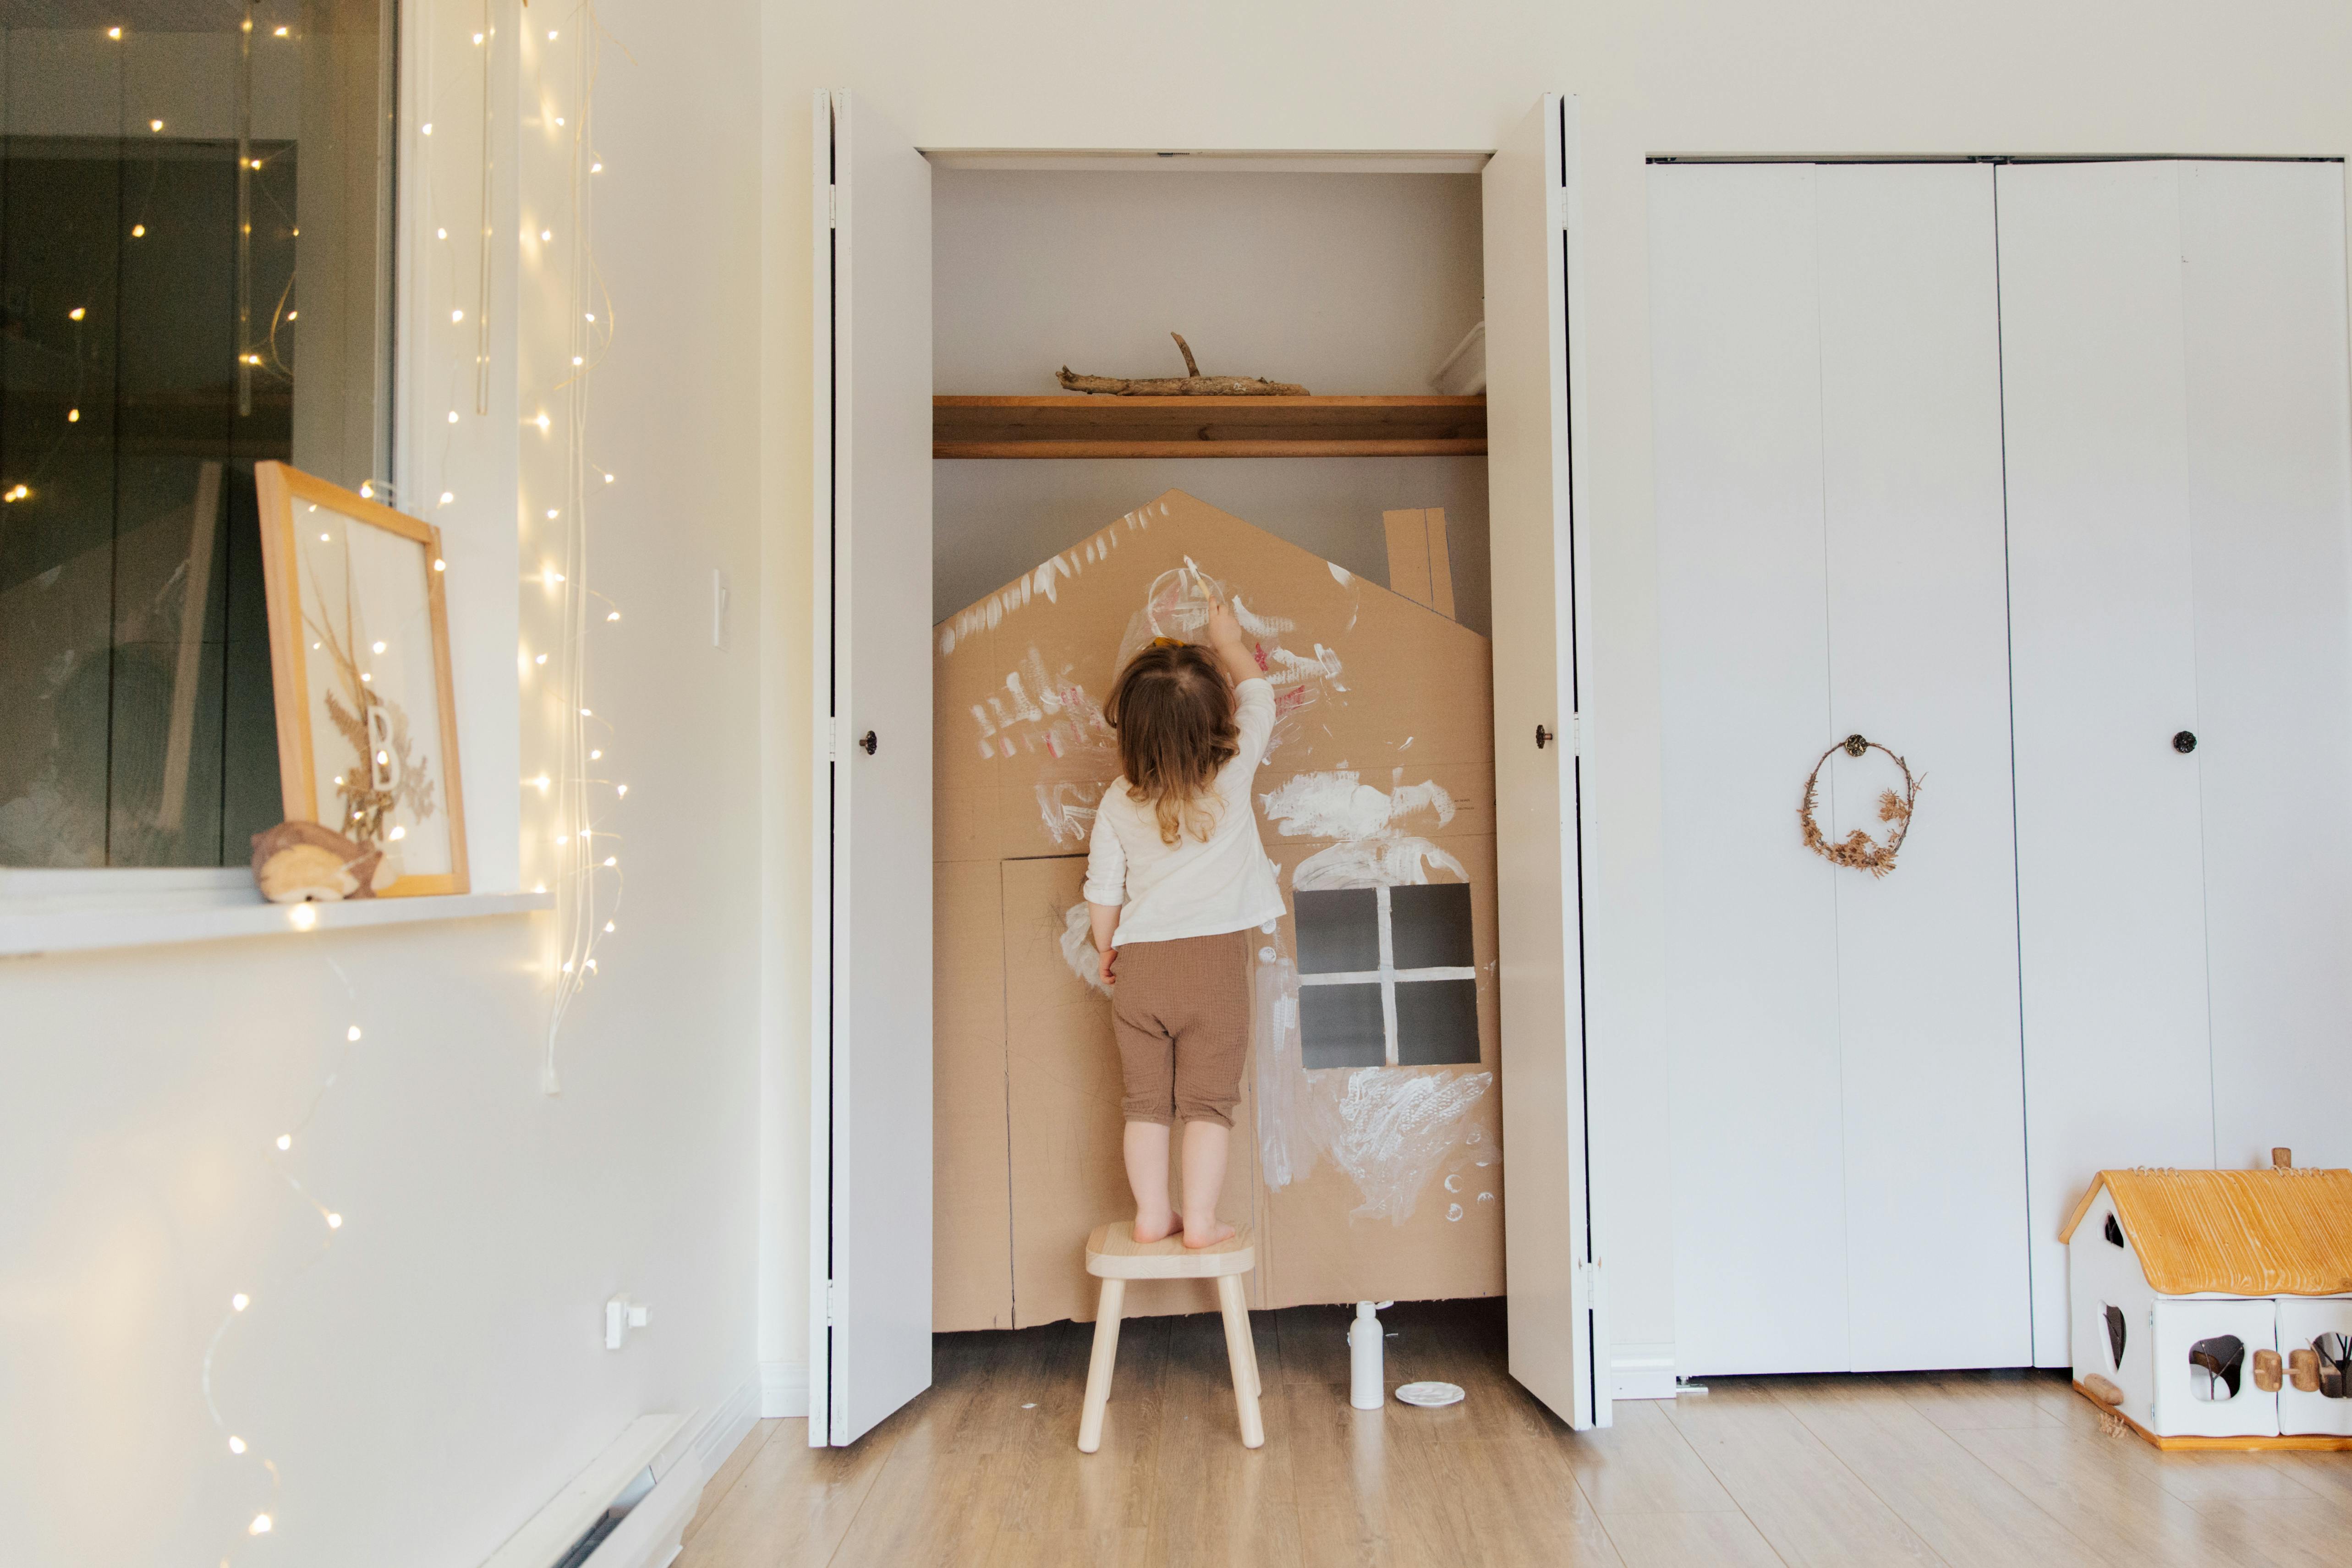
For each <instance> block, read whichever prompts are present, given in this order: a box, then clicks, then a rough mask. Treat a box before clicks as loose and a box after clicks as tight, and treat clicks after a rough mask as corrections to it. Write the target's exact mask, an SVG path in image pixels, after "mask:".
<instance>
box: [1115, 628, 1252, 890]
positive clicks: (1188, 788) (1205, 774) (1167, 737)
mask: <svg viewBox="0 0 2352 1568" xmlns="http://www.w3.org/2000/svg"><path fill="white" fill-rule="evenodd" d="M1103 717H1104V719H1105V720H1106V721H1108V722H1109V724H1110V727H1111V728H1112V729H1113V730H1114V731H1117V732H1118V763H1119V766H1120V768H1122V769H1123V770H1124V771H1125V772H1126V773H1127V793H1128V798H1129V799H1130V800H1135V801H1138V802H1149V803H1150V805H1152V807H1153V810H1154V813H1155V815H1156V816H1158V817H1159V819H1160V842H1161V843H1163V844H1173V843H1175V842H1176V840H1177V839H1178V838H1180V837H1185V836H1187V835H1189V836H1191V837H1194V838H1202V839H1205V838H1207V837H1209V834H1210V832H1211V831H1212V830H1213V828H1214V827H1215V826H1216V805H1215V801H1214V797H1213V795H1212V793H1211V792H1212V786H1213V785H1214V784H1215V783H1216V778H1217V772H1218V770H1219V769H1221V768H1223V766H1224V765H1225V764H1226V763H1229V762H1232V761H1233V760H1234V757H1236V756H1238V755H1239V754H1240V752H1241V730H1240V728H1239V726H1237V725H1236V724H1235V723H1234V698H1233V689H1232V688H1231V687H1230V686H1228V685H1226V683H1225V676H1224V671H1223V670H1222V669H1220V668H1218V666H1217V660H1216V656H1215V655H1213V654H1212V653H1211V652H1210V651H1209V650H1208V649H1207V648H1204V647H1193V646H1192V645H1191V644H1189V643H1157V644H1154V645H1153V646H1152V647H1147V648H1145V649H1144V650H1143V651H1142V652H1141V653H1139V654H1137V655H1136V656H1135V658H1132V659H1130V660H1129V661H1128V666H1127V668H1125V669H1122V670H1120V671H1119V672H1118V679H1117V680H1114V681H1112V682H1111V687H1110V700H1108V701H1107V702H1105V703H1104V704H1103Z"/></svg>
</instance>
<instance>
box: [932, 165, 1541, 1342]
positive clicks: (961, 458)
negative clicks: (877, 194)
mask: <svg viewBox="0 0 2352 1568" xmlns="http://www.w3.org/2000/svg"><path fill="white" fill-rule="evenodd" d="M1485 161H1486V160H1485V158H1484V157H1483V156H1476V157H1458V158H1442V159H1410V158H1396V157H1380V158H1349V159H1336V158H1267V157H1247V156H1223V157H1209V156H1196V155H1187V156H1184V157H1181V158H1173V157H1158V156H1152V155H1149V154H1143V155H1135V156H1094V157H1024V156H997V155H970V154H933V155H931V160H930V162H931V297H932V323H931V345H932V376H933V387H932V390H933V393H934V400H933V404H934V406H933V430H932V436H933V445H932V454H933V463H932V533H931V545H932V618H933V621H934V623H935V626H936V630H935V637H934V643H935V647H934V654H935V662H934V670H935V687H934V699H935V708H936V724H937V730H936V747H935V752H934V790H935V798H936V800H937V801H938V802H939V808H938V814H937V815H938V820H939V821H940V824H941V827H940V834H939V837H937V839H936V840H935V843H934V848H933V854H934V858H935V862H936V864H935V868H934V869H935V882H934V893H935V897H936V899H937V900H938V903H937V907H938V909H939V910H940V919H939V921H938V922H937V942H938V943H939V944H940V946H939V953H938V956H937V960H936V963H937V972H938V973H940V975H942V976H946V975H949V974H950V973H952V974H953V975H955V976H957V977H958V978H957V984H958V987H959V989H965V988H969V987H971V986H972V985H974V984H980V985H983V986H984V987H985V988H986V989H987V993H988V995H989V997H990V999H991V1002H990V1005H982V1006H967V1005H962V1001H961V998H958V999H950V997H949V996H948V995H947V994H945V993H944V992H942V993H941V994H939V995H938V996H937V997H936V998H935V1007H936V1012H935V1017H936V1020H937V1022H936V1027H935V1053H934V1071H935V1074H936V1078H935V1093H934V1106H935V1112H934V1116H935V1120H934V1161H935V1164H934V1184H933V1186H934V1193H935V1207H934V1215H933V1227H934V1236H935V1244H934V1249H933V1323H934V1327H935V1328H936V1329H938V1330H942V1331H951V1330H961V1329H979V1328H1003V1327H1013V1326H1026V1325H1030V1324H1036V1323H1046V1322H1052V1321H1055V1320H1057V1319H1063V1318H1076V1319H1079V1320H1081V1321H1083V1320H1086V1319H1088V1318H1091V1316H1092V1315H1093V1311H1094V1304H1095V1300H1096V1292H1095V1291H1094V1289H1092V1288H1091V1287H1092V1285H1093V1281H1091V1280H1090V1279H1088V1278H1087V1276H1086V1275H1085V1273H1084V1271H1083V1267H1082V1260H1081V1258H1080V1257H1079V1255H1078V1252H1077V1249H1076V1247H1075V1246H1074V1245H1073V1242H1074V1238H1076V1237H1082V1236H1084V1235H1085V1234H1086V1233H1087V1230H1089V1229H1090V1228H1091V1227H1092V1226H1096V1225H1098V1224H1100V1223H1101V1222H1102V1221H1103V1219H1104V1218H1106V1217H1109V1216H1114V1215H1119V1214H1123V1213H1126V1212H1128V1210H1129V1207H1130V1206H1131V1205H1130V1203H1129V1197H1128V1194H1127V1190H1126V1185H1125V1176H1124V1173H1123V1172H1122V1169H1121V1164H1120V1155H1119V1139H1120V1135H1121V1128H1122V1119H1121V1115H1120V1111H1119V1105H1118V1101H1119V1092H1120V1089H1119V1080H1118V1071H1117V1068H1116V1062H1117V1052H1116V1049H1115V1047H1114V1043H1113V1039H1112V1030H1111V1019H1110V1009H1109V1005H1108V1000H1107V998H1106V997H1105V996H1104V995H1103V994H1101V993H1100V990H1099V986H1098V984H1096V983H1095V981H1094V978H1093V970H1094V954H1093V950H1092V948H1091V945H1090V940H1089V937H1088V935H1087V929H1086V906H1085V903H1084V900H1083V898H1082V896H1081V893H1080V886H1079V884H1080V881H1081V879H1082V877H1083V873H1084V868H1085V865H1086V860H1085V856H1086V853H1087V841H1088V837H1089V836H1090V833H1091V830H1092V826H1093V821H1094V815H1095V808H1096V803H1097V800H1098V799H1099V798H1100V796H1101V793H1102V791H1103V789H1104V787H1105V785H1106V784H1108V782H1109V781H1110V779H1111V778H1112V777H1113V776H1114V775H1115V774H1116V773H1118V761H1117V753H1116V751H1115V749H1114V744H1113V740H1112V735H1111V731H1109V729H1108V726H1107V725H1106V724H1105V723H1104V721H1102V718H1101V710H1100V703H1101V700H1102V697H1103V694H1104V692H1105V691H1106V690H1107V689H1108V685H1109V680H1110V678H1111V676H1112V675H1113V674H1114V673H1115V671H1116V668H1118V663H1119V662H1120V661H1121V660H1122V659H1123V658H1125V657H1127V656H1128V655H1129V653H1131V651H1132V650H1133V648H1134V647H1138V646H1140V645H1141V643H1142V642H1144V641H1148V640H1149V638H1150V636H1153V635H1168V634H1171V633H1172V634H1174V635H1177V636H1180V637H1181V636H1185V635H1186V634H1187V632H1188V631H1189V630H1191V623H1190V620H1189V619H1188V617H1189V616H1192V613H1193V606H1192V601H1191V599H1190V598H1189V597H1188V591H1187V589H1186V587H1185V584H1184V581H1183V577H1184V574H1183V572H1182V571H1181V570H1179V568H1181V567H1182V565H1183V563H1185V562H1187V561H1190V562H1192V563H1196V564H1197V566H1198V568H1199V570H1200V571H1201V572H1202V574H1205V575H1206V576H1207V577H1208V578H1209V579H1210V580H1212V581H1213V582H1214V583H1216V584H1220V585H1221V586H1222V587H1223V590H1224V591H1225V592H1226V593H1227V594H1228V595H1231V596H1232V598H1233V599H1234V603H1235V605H1236V607H1237V609H1238V610H1239V611H1240V613H1241V615H1242V616H1243V619H1244V629H1245V631H1246V633H1247V634H1248V635H1249V636H1250V637H1251V639H1252V641H1253V643H1254V645H1255V652H1256V654H1257V657H1258V659H1259V662H1260V664H1261V665H1262V666H1263V667H1264V668H1265V673H1266V676H1267V679H1269V680H1271V681H1272V682H1273V684H1274V687H1275V689H1276V699H1277V703H1278V718H1277V722H1276V733H1275V738H1274V742H1273V743H1272V745H1271V747H1270V748H1269V752H1268V754H1267V758H1266V761H1265V764H1264V766H1263V767H1262V768H1261V769H1260V771H1259V773H1258V775H1257V782H1256V784H1255V785H1254V788H1253V800H1254V809H1255V811H1256V813H1257V815H1258V816H1259V819H1260V829H1261V834H1262V837H1263V838H1264V840H1265V845H1266V847H1267V850H1268V853H1269V856H1270V858H1272V860H1273V861H1274V863H1275V866H1276V872H1277V877H1278V881H1279V885H1280V887H1281V889H1282V892H1283V894H1284V901H1285V903H1286V912H1285V914H1284V916H1283V917H1282V919H1280V920H1279V921H1274V922H1270V923H1269V924H1268V925H1267V926H1266V927H1265V929H1264V930H1262V931H1254V932H1253V933H1252V934H1251V938H1250V947H1251V952H1252V972H1251V979H1250V984H1251V986H1252V994H1253V997H1254V1003H1255V1015H1254V1019H1253V1037H1252V1059H1251V1062H1250V1065H1249V1067H1248V1068H1247V1069H1246V1070H1245V1073H1244V1100H1243V1104H1242V1105H1241V1107H1239V1108H1238V1109H1237V1110H1236V1111H1235V1112H1234V1122H1235V1136H1234V1140H1233V1144H1232V1163H1231V1165H1230V1167H1229V1171H1228V1175H1227V1181H1226V1186H1225V1196H1224V1200H1223V1204H1222V1205H1220V1214H1221V1215H1222V1216H1223V1217H1224V1218H1226V1219H1228V1220H1230V1221H1234V1222H1236V1223H1243V1224H1247V1225H1249V1226H1252V1227H1253V1229H1254V1231H1255V1237H1256V1245H1257V1248H1258V1257H1259V1258H1260V1264H1259V1267H1258V1269H1257V1271H1256V1273H1255V1276H1254V1277H1253V1278H1252V1280H1251V1282H1250V1289H1251V1301H1252V1305H1253V1306H1255V1307H1259V1308H1272V1307H1282V1306H1290V1305H1297V1304H1303V1303H1309V1302H1315V1303H1322V1302H1340V1301H1355V1300H1395V1299H1406V1300H1410V1299H1413V1298H1415V1297H1432V1296H1439V1297H1459V1296H1487V1295H1499V1294H1500V1293H1501V1292H1502V1289H1503V1209H1504V1206H1505V1192H1504V1183H1503V1173H1502V1163H1501V1116H1502V1104H1503V1097H1504V1094H1505V1093H1506V1086H1505V1085H1504V1084H1503V1083H1502V1082H1501V1081H1500V1077H1501V1075H1500V1072H1499V1068H1500V1059H1499V1058H1500V1051H1499V1007H1498V983H1497V977H1496V948H1497V942H1498V931H1497V924H1498V915H1497V904H1496V851H1495V837H1494V836H1495V831H1496V826H1495V823H1496V816H1495V786H1494V772H1495V755H1494V747H1495V738H1494V723H1493V717H1492V701H1493V696H1492V679H1493V658H1492V655H1491V653H1490V641H1489V639H1490V637H1491V636H1492V633H1493V629H1494V625H1493V623H1494V608H1493V605H1494V595H1493V592H1492V584H1491V574H1490V570H1489V550H1488V489H1487V471H1486V456H1487V439H1486V397H1485V390H1486V387H1485V352H1484V351H1485V344H1484V331H1485V310H1484V293H1485V257H1484V237H1485V215H1484V212H1483V207H1482V191H1481V180H1480V174H1479V171H1480V168H1481V166H1482V165H1483V164H1484V163H1485ZM1235 377H1246V378H1253V379H1254V381H1255V382H1256V383H1261V384H1274V385H1276V386H1279V387H1281V388H1283V389H1284V390H1282V391H1280V392H1278V393H1276V394H1274V395H1236V394H1235V393H1234V391H1232V390H1230V389H1228V390H1224V391H1223V393H1222V395H1189V389H1188V388H1187V387H1186V385H1185V383H1187V382H1190V381H1201V382H1203V383H1212V384H1216V385H1217V386H1219V387H1220V388H1228V386H1229V384H1228V383H1227V382H1226V381H1225V380H1224V379H1223V378H1235ZM1115 383H1129V384H1131V385H1129V387H1127V388H1123V392H1124V391H1129V390H1131V391H1132V392H1133V393H1134V394H1135V395H1108V394H1096V395H1087V393H1085V392H1084V391H1082V390H1079V389H1083V388H1087V387H1101V386H1105V385H1108V384H1115ZM974 801H979V802H983V803H984V805H981V806H980V807H979V808H978V809H968V808H967V805H966V804H965V803H969V802H974ZM949 911H954V915H953V918H952V919H950V914H949ZM1407 1124H1409V1130H1408V1131H1392V1130H1393V1129H1396V1128H1399V1127H1403V1126H1407ZM1212 1309H1213V1300H1211V1299H1210V1298H1209V1296H1208V1294H1207V1292H1206V1291H1205V1289H1201V1288H1198V1287H1196V1286H1195V1285H1193V1284H1192V1282H1188V1281H1169V1282H1166V1283H1164V1284H1155V1285H1152V1286H1149V1287H1143V1288H1138V1289H1131V1290H1130V1292H1129V1298H1128V1301H1127V1307H1126V1310H1127V1311H1128V1313H1129V1315H1135V1314H1139V1313H1142V1314H1149V1313H1153V1312H1177V1311H1192V1310H1212Z"/></svg>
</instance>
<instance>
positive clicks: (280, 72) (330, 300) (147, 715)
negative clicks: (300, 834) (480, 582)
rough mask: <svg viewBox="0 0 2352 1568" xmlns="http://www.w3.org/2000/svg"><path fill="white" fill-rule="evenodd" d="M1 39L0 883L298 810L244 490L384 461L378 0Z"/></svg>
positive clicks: (184, 851)
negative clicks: (262, 478)
mask: <svg viewBox="0 0 2352 1568" xmlns="http://www.w3.org/2000/svg"><path fill="white" fill-rule="evenodd" d="M6 15H7V16H8V18H9V19H10V20H20V19H28V18H29V19H31V20H32V21H34V22H35V23H36V24H37V25H33V26H5V27H0V73H4V74H5V93H4V94H0V131H5V136H4V137H0V364H4V365H5V375H0V866H41V867H100V866H220V865H231V866H233V865H238V864H242V863H243V862H244V861H245V859H246V858H247V855H248V853H249V849H248V839H249V838H250V837H251V835H253V834H254V833H256V832H258V831H260V830H261V829H262V828H265V827H268V826H271V825H272V824H274V823H276V822H277V821H278V819H279V818H280V817H281V816H284V815H285V814H284V811H283V810H282V809H281V796H280V795H279V790H278V746H277V726H276V717H275V704H274V700H273V697H272V692H271V687H270V671H269V645H268V622H267V616H266V612H265V606H264V601H263V597H262V589H261V563H260V543H259V534H258V525H257V511H256V507H255V500H254V489H253V467H254V464H255V463H257V462H258V461H261V460H264V459H268V458H276V459H278V460H281V461H286V462H290V463H292V464H294V465H295V466H296V467H297V468H305V469H308V470H310V471H311V472H313V473H316V474H319V475H320V476H322V477H324V478H327V479H333V480H335V481H337V482H339V483H341V484H344V485H348V486H351V487H352V488H357V487H359V486H360V485H362V483H368V482H373V484H374V485H375V486H376V487H377V488H378V489H382V488H383V478H382V477H383V475H384V474H385V473H386V472H388V470H389V465H390V445H391V441H390V424H389V420H390V413H391V409H392V399H391V395H390V384H389V383H390V363H391V362H390V352H389V351H390V337H391V332H390V313H389V312H390V300H391V295H392V290H391V255H392V248H391V238H392V226H391V221H390V219H391V207H390V202H391V195H390V193H391V189H392V184H391V153H392V147H393V138H392V134H391V132H392V116H391V113H390V105H391V103H392V92H391V78H390V62H391V58H392V53H391V48H390V44H391V40H392V38H393V37H394V34H393V31H392V21H393V16H392V8H391V5H390V4H389V3H388V0H307V3H304V4H297V3H296V0H268V4H256V5H240V4H233V3H222V0H184V3H179V4H173V3H169V0H165V3H161V4H151V5H138V6H129V7H119V8H100V7H99V6H96V5H90V4H87V3H84V0H58V3H57V4H51V5H41V6H38V7H13V8H11V10H10V12H9V13H7V14H6Z"/></svg>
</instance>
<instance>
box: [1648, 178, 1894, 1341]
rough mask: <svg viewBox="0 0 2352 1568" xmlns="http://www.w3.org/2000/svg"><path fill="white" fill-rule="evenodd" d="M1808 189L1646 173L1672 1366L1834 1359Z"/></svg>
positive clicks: (1832, 1140)
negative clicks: (1800, 832)
mask: <svg viewBox="0 0 2352 1568" xmlns="http://www.w3.org/2000/svg"><path fill="white" fill-rule="evenodd" d="M1813 184H1814V181H1813V170H1812V169H1811V168H1810V167H1807V166H1804V165H1713V166H1709V165H1657V166H1654V167H1653V168H1652V170H1651V171H1650V179H1649V196H1650V247H1651V251H1650V256H1651V260H1650V268H1651V270H1650V287H1651V320H1652V343H1653V353H1654V389H1653V395H1654V421H1655V438H1656V448H1655V450H1656V474H1657V518H1658V550H1659V575H1660V584H1659V601H1660V603H1659V615H1660V628H1659V631H1660V637H1659V641H1660V647H1661V657H1662V666H1663V668H1662V698H1663V700H1664V736H1663V746H1664V823H1665V889H1664V891H1665V900H1666V954H1665V958H1666V973H1667V977H1668V985H1667V1003H1666V1026H1667V1039H1668V1047H1669V1049H1670V1050H1671V1051H1672V1053H1673V1085H1674V1105H1673V1118H1674V1121H1673V1125H1674V1133H1673V1164H1674V1213H1675V1360H1676V1363H1677V1364H1678V1366H1679V1367H1680V1368H1681V1369H1682V1370H1684V1371H1685V1372H1696V1373H1715V1372H1725V1373H1728V1372H1797V1371H1817V1370H1822V1369H1825V1368H1841V1367H1843V1366H1845V1365H1846V1364H1847V1341H1846V1306H1845V1241H1846V1238H1845V1193H1844V1180H1845V1160H1844V1149H1843V1142H1842V1140H1841V1134H1840V1128H1839V1123H1840V1121H1841V1113H1840V1091H1839V1074H1838V1040H1837V973H1836V962H1837V946H1836V931H1835V921H1836V910H1835V906H1834V902H1833V898H1834V895H1833V893H1832V889H1831V885H1830V877H1831V868H1830V867H1829V866H1828V865H1827V864H1826V863H1825V862H1823V861H1822V860H1820V859H1818V858H1815V857H1813V856H1811V855H1809V854H1807V853H1805V852H1804V850H1803V849H1802V848H1801V847H1800V846H1799V845H1798V843H1797V836H1796V805H1797V795H1798V789H1799V786H1800V785H1801V784H1802V782H1803V780H1804V776H1805V770H1806V769H1807V768H1809V767H1811V765H1812V761H1813V758H1814V756H1815V755H1816V754H1818V752H1820V750H1821V748H1822V746H1823V745H1824V744H1826V743H1827V742H1826V740H1825V738H1824V731H1825V730H1826V728H1827V722H1828V717H1829V690H1828V671H1829V650H1828V647H1827V646H1826V642H1827V637H1826V629H1827V625H1828V617H1827V611H1826V606H1825V602H1824V596H1823V595H1824V586H1823V562H1822V479H1821V425H1820V413H1821V395H1820V384H1819V369H1820V348H1819V331H1818V328H1817V324H1816V318H1815V300H1816V287H1815V282H1816V268H1815V262H1814V253H1813Z"/></svg>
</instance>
